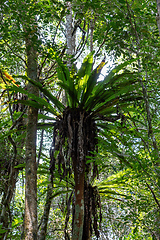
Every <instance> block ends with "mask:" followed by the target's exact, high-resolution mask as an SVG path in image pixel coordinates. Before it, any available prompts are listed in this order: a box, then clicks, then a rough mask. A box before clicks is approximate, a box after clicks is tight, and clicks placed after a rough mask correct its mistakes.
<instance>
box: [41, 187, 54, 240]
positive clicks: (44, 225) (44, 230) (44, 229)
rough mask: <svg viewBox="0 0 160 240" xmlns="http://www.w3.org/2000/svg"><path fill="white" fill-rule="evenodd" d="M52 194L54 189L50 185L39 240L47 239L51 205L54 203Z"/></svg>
mask: <svg viewBox="0 0 160 240" xmlns="http://www.w3.org/2000/svg"><path fill="white" fill-rule="evenodd" d="M52 193H53V188H52V185H51V184H49V185H48V189H47V197H46V204H45V207H44V212H43V216H42V220H41V229H40V232H39V234H38V240H45V239H46V234H47V225H48V219H49V212H50V208H51V203H52V200H51V196H52Z"/></svg>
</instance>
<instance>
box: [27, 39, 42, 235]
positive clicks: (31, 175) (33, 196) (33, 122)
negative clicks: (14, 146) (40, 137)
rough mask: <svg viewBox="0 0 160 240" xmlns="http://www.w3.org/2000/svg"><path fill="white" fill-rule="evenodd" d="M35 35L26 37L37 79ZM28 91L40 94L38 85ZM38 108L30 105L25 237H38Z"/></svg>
mask: <svg viewBox="0 0 160 240" xmlns="http://www.w3.org/2000/svg"><path fill="white" fill-rule="evenodd" d="M32 39H33V36H31V35H29V36H28V37H27V38H26V53H27V64H28V68H27V70H28V77H29V78H31V79H33V80H36V81H37V80H38V79H37V52H36V47H35V42H33V40H32ZM28 91H29V93H31V94H34V95H36V96H38V95H39V94H38V89H37V87H35V86H33V85H32V84H30V83H29V84H28ZM37 117H38V110H37V109H35V108H33V107H28V119H27V120H28V121H27V129H26V130H27V135H26V180H25V181H26V182H25V222H24V239H25V240H32V239H34V240H36V239H37V164H36V135H37Z"/></svg>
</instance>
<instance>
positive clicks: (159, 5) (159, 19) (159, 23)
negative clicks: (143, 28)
mask: <svg viewBox="0 0 160 240" xmlns="http://www.w3.org/2000/svg"><path fill="white" fill-rule="evenodd" d="M157 26H158V30H159V35H160V0H157Z"/></svg>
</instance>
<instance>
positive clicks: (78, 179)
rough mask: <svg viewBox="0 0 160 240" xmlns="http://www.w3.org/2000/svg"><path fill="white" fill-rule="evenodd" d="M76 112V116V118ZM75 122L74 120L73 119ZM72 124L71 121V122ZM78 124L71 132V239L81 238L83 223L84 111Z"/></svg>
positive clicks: (80, 239) (79, 239) (78, 239)
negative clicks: (72, 169)
mask: <svg viewBox="0 0 160 240" xmlns="http://www.w3.org/2000/svg"><path fill="white" fill-rule="evenodd" d="M77 117H78V116H77V114H76V118H77ZM73 121H74V120H73ZM74 122H76V121H74ZM71 124H72V123H71ZM77 124H78V126H77V125H76V124H74V127H73V134H74V135H77V140H76V142H77V143H73V144H75V148H74V151H73V153H72V161H73V168H74V181H75V215H74V222H73V235H72V240H82V236H83V223H84V180H85V157H86V155H85V148H84V143H85V139H84V138H85V132H84V113H81V112H80V113H79V119H78V122H77Z"/></svg>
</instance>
